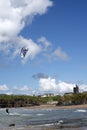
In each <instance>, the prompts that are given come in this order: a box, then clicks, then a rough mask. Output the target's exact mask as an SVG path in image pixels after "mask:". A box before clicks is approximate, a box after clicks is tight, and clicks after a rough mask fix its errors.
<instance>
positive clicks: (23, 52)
mask: <svg viewBox="0 0 87 130" xmlns="http://www.w3.org/2000/svg"><path fill="white" fill-rule="evenodd" d="M27 52H28V48H25V47H23V48H22V49H21V53H20V56H21V58H24V57H25V56H26V54H27Z"/></svg>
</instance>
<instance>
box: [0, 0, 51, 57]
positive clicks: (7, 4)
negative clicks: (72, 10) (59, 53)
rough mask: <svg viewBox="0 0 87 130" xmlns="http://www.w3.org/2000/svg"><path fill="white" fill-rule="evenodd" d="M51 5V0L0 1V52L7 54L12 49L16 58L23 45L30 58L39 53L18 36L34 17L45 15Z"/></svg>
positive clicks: (26, 40)
mask: <svg viewBox="0 0 87 130" xmlns="http://www.w3.org/2000/svg"><path fill="white" fill-rule="evenodd" d="M52 5H53V3H52V1H51V0H21V1H18V0H0V51H3V52H4V53H5V54H8V53H9V52H11V51H10V50H11V49H14V50H15V51H14V56H16V55H17V54H18V52H19V49H20V48H21V47H23V45H25V46H26V45H28V46H29V47H30V50H31V52H32V55H31V58H34V57H35V55H36V54H38V52H39V51H40V49H39V46H38V45H37V44H36V43H34V42H33V40H31V39H24V38H23V37H22V36H20V35H19V34H20V32H21V30H23V28H24V27H25V26H26V25H27V24H30V23H31V22H32V20H33V18H34V16H36V15H42V14H44V13H46V12H47V9H48V7H51V6H52ZM20 37H21V38H20ZM19 39H20V40H19ZM20 41H22V43H21V42H20ZM28 42H29V44H27V43H28ZM27 58H28V55H27ZM27 58H26V59H27Z"/></svg>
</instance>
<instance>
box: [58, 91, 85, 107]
mask: <svg viewBox="0 0 87 130" xmlns="http://www.w3.org/2000/svg"><path fill="white" fill-rule="evenodd" d="M80 104H87V93H78V94H70V95H67V94H65V95H64V96H61V97H60V99H59V101H58V103H57V105H80Z"/></svg>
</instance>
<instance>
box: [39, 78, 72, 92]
mask: <svg viewBox="0 0 87 130" xmlns="http://www.w3.org/2000/svg"><path fill="white" fill-rule="evenodd" d="M73 87H75V84H69V83H66V82H62V81H59V82H58V83H56V79H54V78H51V77H49V78H47V79H42V78H41V79H40V80H39V89H40V91H42V92H44V91H47V92H48V91H50V92H54V93H58V94H64V93H66V92H73Z"/></svg>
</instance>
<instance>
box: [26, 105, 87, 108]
mask: <svg viewBox="0 0 87 130" xmlns="http://www.w3.org/2000/svg"><path fill="white" fill-rule="evenodd" d="M27 108H28V109H79V108H80V109H82V108H87V104H82V105H70V106H56V105H40V106H31V107H27Z"/></svg>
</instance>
